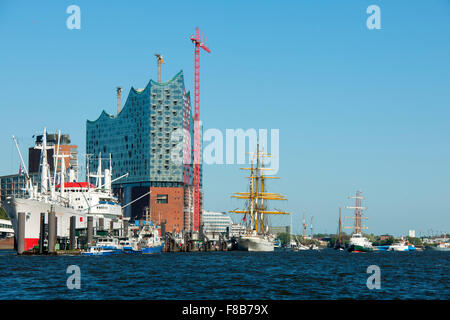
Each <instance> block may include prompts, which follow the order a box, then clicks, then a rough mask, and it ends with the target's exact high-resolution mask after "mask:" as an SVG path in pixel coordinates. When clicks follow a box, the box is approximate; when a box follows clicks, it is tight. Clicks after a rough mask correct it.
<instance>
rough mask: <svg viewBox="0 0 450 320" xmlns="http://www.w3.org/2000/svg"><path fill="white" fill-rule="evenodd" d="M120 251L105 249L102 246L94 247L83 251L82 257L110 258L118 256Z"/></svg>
mask: <svg viewBox="0 0 450 320" xmlns="http://www.w3.org/2000/svg"><path fill="white" fill-rule="evenodd" d="M118 253H120V251H118V250H112V249H105V248H103V247H101V246H92V247H90V248H89V249H88V250H87V251H82V252H81V255H83V256H110V255H113V254H118Z"/></svg>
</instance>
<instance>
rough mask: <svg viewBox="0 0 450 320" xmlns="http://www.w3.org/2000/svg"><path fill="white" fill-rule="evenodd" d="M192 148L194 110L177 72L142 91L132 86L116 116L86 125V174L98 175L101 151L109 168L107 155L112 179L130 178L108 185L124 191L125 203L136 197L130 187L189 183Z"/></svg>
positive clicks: (192, 176)
mask: <svg viewBox="0 0 450 320" xmlns="http://www.w3.org/2000/svg"><path fill="white" fill-rule="evenodd" d="M193 147H194V120H193V110H191V103H190V94H189V92H187V93H186V90H185V85H184V76H183V72H182V71H180V72H179V73H178V74H176V75H175V76H174V77H173V78H172V79H171V80H169V81H167V82H163V83H159V82H155V81H153V80H150V81H149V83H148V84H147V86H146V87H145V88H144V89H135V88H133V87H132V88H131V89H130V92H129V94H128V97H127V99H126V102H125V104H124V106H123V108H122V109H121V111H120V113H119V114H117V115H110V114H108V113H106V112H105V111H103V112H102V113H101V115H100V116H99V118H98V119H97V120H95V121H89V120H88V121H87V123H86V153H87V154H88V155H90V159H91V161H89V171H90V172H96V171H97V167H98V160H97V159H98V156H99V155H100V153H101V157H102V159H103V160H102V167H103V168H108V167H109V157H110V156H111V165H112V170H113V171H112V173H113V176H112V178H113V179H115V178H118V177H120V176H122V175H124V174H126V173H128V174H129V175H128V177H126V178H123V179H120V180H118V181H116V182H115V183H113V188H115V189H117V188H120V189H121V190H122V191H123V194H124V201H123V202H124V203H128V202H129V201H131V200H132V199H131V198H133V199H134V198H135V196H136V195H135V193H134V192H133V191H132V190H131V189H130V188H137V187H139V188H147V187H150V188H152V187H160V188H170V187H174V188H182V187H186V186H189V185H192V184H193V180H194V169H193V162H194V153H193ZM201 181H202V168H201V167H200V184H201ZM147 190H148V189H147ZM142 192H143V191H142ZM132 195H133V196H132ZM153 196H155V197H156V196H157V195H153V193H152V197H153ZM169 198H170V197H169ZM155 199H156V198H155ZM168 201H170V199H169V200H168ZM147 203H148V202H147ZM125 215H126V216H130V213H128V214H127V213H126V214H125Z"/></svg>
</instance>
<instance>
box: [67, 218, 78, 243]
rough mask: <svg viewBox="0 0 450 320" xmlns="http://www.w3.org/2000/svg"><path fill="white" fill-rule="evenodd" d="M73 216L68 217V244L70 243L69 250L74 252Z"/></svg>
mask: <svg viewBox="0 0 450 320" xmlns="http://www.w3.org/2000/svg"><path fill="white" fill-rule="evenodd" d="M76 218H77V217H75V216H71V217H70V235H69V242H70V250H75V223H76Z"/></svg>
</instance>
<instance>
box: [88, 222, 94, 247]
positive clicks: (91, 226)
mask: <svg viewBox="0 0 450 320" xmlns="http://www.w3.org/2000/svg"><path fill="white" fill-rule="evenodd" d="M93 234H94V217H88V218H87V245H88V247H89V246H90V245H91V244H92V235H93Z"/></svg>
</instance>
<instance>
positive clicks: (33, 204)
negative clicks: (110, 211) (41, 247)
mask: <svg viewBox="0 0 450 320" xmlns="http://www.w3.org/2000/svg"><path fill="white" fill-rule="evenodd" d="M4 209H5V211H6V214H7V215H8V216H9V218H10V219H11V223H12V227H13V229H14V234H15V237H17V228H18V224H17V223H18V213H19V212H24V213H25V247H24V250H31V249H32V248H33V247H34V246H37V245H38V244H39V234H40V220H41V212H44V213H47V212H50V210H51V204H50V203H47V202H44V201H38V200H34V199H21V198H13V199H11V200H9V201H7V202H5V203H4ZM53 210H54V212H55V216H56V218H57V224H56V235H57V237H62V238H64V237H67V238H68V237H69V234H70V217H72V216H75V217H76V219H75V221H76V223H75V228H76V229H79V228H87V217H88V216H93V217H94V221H93V226H94V228H95V227H96V226H98V219H99V218H103V215H95V214H90V215H88V214H86V213H84V212H80V211H77V210H75V209H73V208H69V207H64V206H61V205H58V204H53ZM47 217H48V215H47V214H46V215H45V223H48V220H47ZM110 221H111V219H106V218H104V226H109V225H110ZM113 227H114V228H115V229H116V228H120V227H121V223H120V222H115V223H114V225H113ZM16 240H17V239H16Z"/></svg>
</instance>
